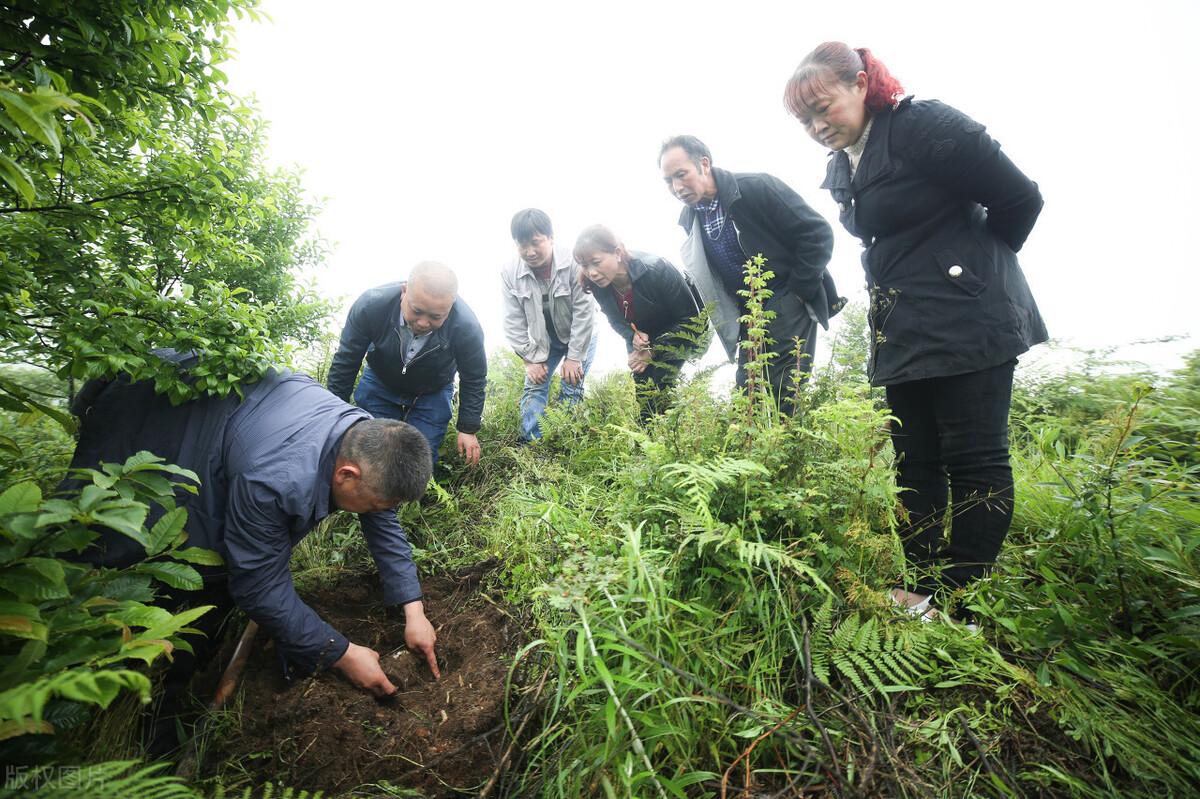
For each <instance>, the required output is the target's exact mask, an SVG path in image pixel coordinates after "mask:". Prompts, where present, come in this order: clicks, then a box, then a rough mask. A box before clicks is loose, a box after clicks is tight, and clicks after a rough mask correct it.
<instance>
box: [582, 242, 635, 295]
mask: <svg viewBox="0 0 1200 799" xmlns="http://www.w3.org/2000/svg"><path fill="white" fill-rule="evenodd" d="M579 265H580V266H581V267H583V274H584V276H585V277H587V279H588V280H590V281H592V282H593V283H595V284H596V285H597V286H599V287H600V288H602V289H603V288H608V286H609V285H610V284H611V283H612V282H613V278H616V277H619V276H621V275H626V274H628V273H629V270H628V269H626V267H625V264H623V263H621V258H620V257H619V256H618V255H617V254H616V253H615V252H604V251H602V250H593V251H592V252H590V253H588V254H587V255H586V256H585V257H584V259H583V261H582V262H580V264H579Z"/></svg>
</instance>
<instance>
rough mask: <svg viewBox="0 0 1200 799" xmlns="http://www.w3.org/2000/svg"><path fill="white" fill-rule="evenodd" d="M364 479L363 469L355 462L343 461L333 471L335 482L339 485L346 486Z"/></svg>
mask: <svg viewBox="0 0 1200 799" xmlns="http://www.w3.org/2000/svg"><path fill="white" fill-rule="evenodd" d="M361 479H362V469H361V468H359V466H358V464H357V463H354V462H353V461H341V462H340V463H338V464H337V466H335V467H334V469H333V480H334V482H335V483H337V484H338V485H346V484H348V483H352V482H355V481H357V480H361Z"/></svg>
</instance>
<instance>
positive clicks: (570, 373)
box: [559, 358, 583, 386]
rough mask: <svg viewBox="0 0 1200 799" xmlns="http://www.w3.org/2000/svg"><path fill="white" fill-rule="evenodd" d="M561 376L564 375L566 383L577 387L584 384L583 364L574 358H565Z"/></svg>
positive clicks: (560, 372) (560, 371)
mask: <svg viewBox="0 0 1200 799" xmlns="http://www.w3.org/2000/svg"><path fill="white" fill-rule="evenodd" d="M559 374H561V375H562V379H563V382H564V383H566V384H567V385H571V386H577V385H579V384H580V383H582V382H583V364H581V363H580V362H579V361H577V360H575V359H573V358H563V362H562V369H560V370H559Z"/></svg>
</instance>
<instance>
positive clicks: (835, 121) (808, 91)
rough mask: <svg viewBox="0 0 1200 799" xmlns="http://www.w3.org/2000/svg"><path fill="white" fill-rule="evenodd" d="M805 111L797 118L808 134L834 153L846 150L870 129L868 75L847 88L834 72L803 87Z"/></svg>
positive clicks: (861, 75) (859, 74) (862, 73)
mask: <svg viewBox="0 0 1200 799" xmlns="http://www.w3.org/2000/svg"><path fill="white" fill-rule="evenodd" d="M801 94H802V96H803V97H804V111H803V112H802V113H800V114H798V115H797V119H799V120H800V124H801V125H803V126H804V129H805V130H806V131H808V135H809V136H812V137H813V139H814V140H815V141H817V142H819V143H820V144H823V145H825V146H826V147H828V148H829V149H831V150H844V149H846V148H847V147H849V146H850V145H851V144H854V143H855V142H856V141H858V140H859V138H860V137H861V136H862V133H863V130H864V129H865V128H866V126H867V119H868V118H869V117H868V114H867V106H866V98H867V73H865V72H859V73H858V78H857V80H856V81H855V82H854V83H853V84H851V85H849V86H847V85H846V84H844V83H842V82H840V81H839V80H838V79H837V76H836V75H834V74H833V73H832V72H826V73H825V74H824V76H822V77H821V78H820V79H815V80H810V81H808V83H807V84H805V85H804V86H803V87H801Z"/></svg>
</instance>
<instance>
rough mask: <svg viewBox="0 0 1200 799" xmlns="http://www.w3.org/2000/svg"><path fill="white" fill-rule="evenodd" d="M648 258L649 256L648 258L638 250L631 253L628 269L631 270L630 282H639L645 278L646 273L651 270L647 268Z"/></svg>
mask: <svg viewBox="0 0 1200 799" xmlns="http://www.w3.org/2000/svg"><path fill="white" fill-rule="evenodd" d="M648 257H649V256H647V255H646V253H644V252H638V251H636V250H630V251H629V264H628V266H627V268H628V269H629V280H630V282H632V283H636V282H638V281H639V280H641V279H642V277H644V276H645V274H646V272H648V271H649V270H650V267H648V266H646V261H645V259H646V258H648Z"/></svg>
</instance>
